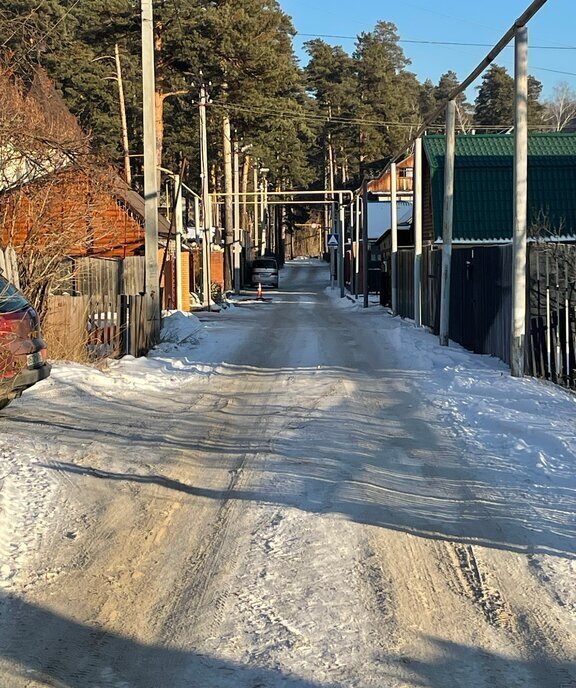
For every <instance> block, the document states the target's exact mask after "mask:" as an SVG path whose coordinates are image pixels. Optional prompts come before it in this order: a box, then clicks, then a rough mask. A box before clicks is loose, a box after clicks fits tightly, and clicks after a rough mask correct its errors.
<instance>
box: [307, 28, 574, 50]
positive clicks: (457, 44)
mask: <svg viewBox="0 0 576 688" xmlns="http://www.w3.org/2000/svg"><path fill="white" fill-rule="evenodd" d="M296 35H297V36H305V37H308V38H338V39H342V40H357V39H358V36H342V35H338V34H328V33H326V34H321V33H301V32H300V31H297V32H296ZM398 43H413V44H416V45H444V46H450V47H470V48H491V47H492V45H493V44H492V43H471V42H468V41H432V40H424V39H416V38H399V39H398ZM507 47H508V48H512V47H513V46H512V45H509V46H507ZM530 49H531V50H576V45H531V46H530Z"/></svg>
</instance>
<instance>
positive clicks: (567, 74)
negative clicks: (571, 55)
mask: <svg viewBox="0 0 576 688" xmlns="http://www.w3.org/2000/svg"><path fill="white" fill-rule="evenodd" d="M530 69H535V70H536V71H538V72H552V74H565V75H566V76H576V72H563V71H562V70H560V69H548V68H546V67H530Z"/></svg>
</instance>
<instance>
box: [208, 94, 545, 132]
mask: <svg viewBox="0 0 576 688" xmlns="http://www.w3.org/2000/svg"><path fill="white" fill-rule="evenodd" d="M210 105H211V107H220V108H227V109H230V110H236V111H238V112H247V113H250V114H253V115H254V114H255V115H275V116H277V117H281V118H285V119H293V120H301V121H309V122H313V123H315V124H338V125H341V126H353V127H356V126H365V127H377V128H383V129H388V128H390V127H401V128H405V129H414V128H417V127H419V126H421V124H422V122H421V121H419V122H401V121H386V120H367V119H358V118H343V117H340V118H335V117H327V116H325V115H315V114H312V113H304V112H294V111H290V110H280V109H277V108H273V107H265V106H260V107H248V106H246V105H241V104H235V103H230V102H219V101H214V102H211V103H210ZM444 126H445V125H444V123H438V124H431V125H429V128H430V129H444ZM512 126H513V124H512V123H511V122H508V123H505V124H499V123H495V124H478V125H474V124H471V125H470V128H471V129H475V130H476V131H493V130H494V129H503V130H505V129H510V128H511V127H512ZM531 128H533V129H540V130H542V129H549V128H550V129H551V128H553V127H552V126H551V125H550V126H547V125H544V126H543V125H531Z"/></svg>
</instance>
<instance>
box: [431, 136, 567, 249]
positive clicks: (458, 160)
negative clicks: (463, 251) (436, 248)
mask: <svg viewBox="0 0 576 688" xmlns="http://www.w3.org/2000/svg"><path fill="white" fill-rule="evenodd" d="M445 148H446V137H445V136H444V135H436V134H434V135H429V136H425V137H424V138H423V153H424V155H423V169H422V174H423V180H422V204H423V207H422V232H423V240H424V243H435V242H441V240H442V222H443V211H444V159H445ZM513 163H514V136H513V135H512V134H475V135H460V136H457V137H456V157H455V177H454V228H453V240H454V243H456V244H479V243H480V244H497V243H508V242H510V241H511V239H512V230H513V188H514V167H513ZM543 224H545V225H546V229H547V232H548V234H550V235H553V236H554V238H556V239H560V240H567V241H571V240H574V239H575V238H576V134H566V133H531V134H530V135H529V137H528V227H529V228H531V230H532V233H534V231H535V230H536V228H537V227H542V225H543Z"/></svg>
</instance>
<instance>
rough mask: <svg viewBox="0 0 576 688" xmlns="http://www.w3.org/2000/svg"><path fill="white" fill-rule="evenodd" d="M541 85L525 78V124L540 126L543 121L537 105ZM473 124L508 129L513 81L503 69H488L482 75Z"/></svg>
mask: <svg viewBox="0 0 576 688" xmlns="http://www.w3.org/2000/svg"><path fill="white" fill-rule="evenodd" d="M541 93H542V84H541V83H540V82H539V81H538V80H537V79H535V78H534V77H533V76H529V77H528V122H529V124H532V125H540V124H542V123H543V120H544V106H543V105H542V104H541V103H540V100H539V99H540V94H541ZM474 117H475V122H476V123H477V124H482V125H487V126H490V125H493V126H494V127H495V128H502V127H509V126H511V125H512V123H513V121H514V79H513V78H512V77H511V76H510V74H508V71H507V70H506V68H505V67H500V66H499V65H492V66H491V67H490V69H489V70H488V71H487V72H486V73H485V74H484V77H483V79H482V84H481V86H480V87H479V89H478V97H477V98H476V107H475V116H474Z"/></svg>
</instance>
